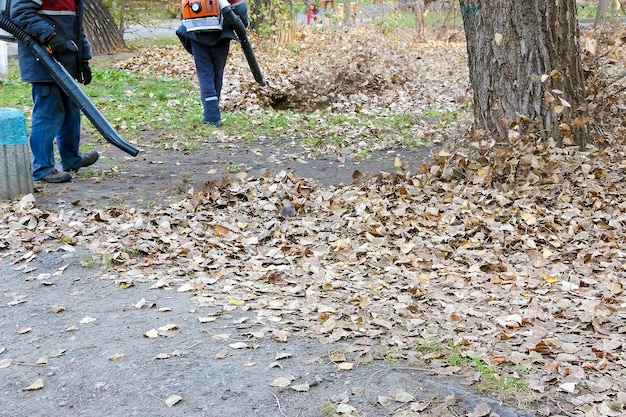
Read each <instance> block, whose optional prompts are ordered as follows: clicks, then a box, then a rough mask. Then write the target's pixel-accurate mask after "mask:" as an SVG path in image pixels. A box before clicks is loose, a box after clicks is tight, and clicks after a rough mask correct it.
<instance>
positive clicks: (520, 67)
mask: <svg viewBox="0 0 626 417" xmlns="http://www.w3.org/2000/svg"><path fill="white" fill-rule="evenodd" d="M460 4H461V13H462V16H463V24H464V27H465V34H466V38H467V52H468V57H469V62H468V65H469V72H470V81H471V84H472V88H473V90H474V121H475V129H476V130H477V131H482V132H483V133H485V134H488V135H493V136H495V137H496V138H497V139H499V140H507V139H509V138H510V136H512V135H511V132H512V128H513V127H514V126H516V123H520V122H521V121H526V122H529V123H534V124H535V127H538V128H539V131H540V132H541V134H542V136H544V137H553V138H554V139H555V140H557V142H558V143H559V144H562V143H563V139H566V142H567V143H577V144H579V145H580V146H581V147H582V146H584V145H585V143H586V139H587V133H586V128H585V122H584V119H583V117H582V115H581V109H582V108H584V98H585V88H584V87H585V83H584V77H583V70H582V65H581V58H580V54H579V45H578V22H577V20H576V1H575V0H556V1H555V0H525V1H520V0H460ZM526 127H528V125H526ZM520 128H524V125H523V124H518V125H517V129H520ZM522 133H523V132H522Z"/></svg>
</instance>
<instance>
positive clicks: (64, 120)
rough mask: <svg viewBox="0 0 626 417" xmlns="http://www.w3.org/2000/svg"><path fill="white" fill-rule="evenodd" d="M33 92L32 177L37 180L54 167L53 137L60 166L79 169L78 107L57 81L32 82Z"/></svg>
mask: <svg viewBox="0 0 626 417" xmlns="http://www.w3.org/2000/svg"><path fill="white" fill-rule="evenodd" d="M32 95H33V120H32V124H31V129H30V149H31V151H32V153H33V180H35V181H37V180H40V179H41V178H43V177H44V176H46V175H48V174H49V173H50V172H52V170H53V169H54V139H55V138H56V141H57V147H58V149H59V156H60V157H61V167H62V169H63V170H70V169H77V168H80V166H81V164H82V155H81V154H80V152H79V142H80V109H79V108H78V107H77V106H76V105H75V104H74V103H73V102H72V100H71V99H70V98H69V97H68V96H67V94H65V93H64V92H63V91H62V90H61V87H59V86H58V85H57V84H56V83H33V84H32Z"/></svg>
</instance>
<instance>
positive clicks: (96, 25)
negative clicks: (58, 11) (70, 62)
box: [84, 0, 127, 54]
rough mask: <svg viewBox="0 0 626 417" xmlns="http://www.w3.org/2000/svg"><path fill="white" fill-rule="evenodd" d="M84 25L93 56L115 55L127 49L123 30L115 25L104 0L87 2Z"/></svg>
mask: <svg viewBox="0 0 626 417" xmlns="http://www.w3.org/2000/svg"><path fill="white" fill-rule="evenodd" d="M84 25H85V33H86V34H87V38H88V39H89V42H90V44H91V52H92V53H93V54H113V53H115V52H119V51H121V50H124V49H127V48H126V44H125V43H124V36H123V35H124V33H123V30H120V28H119V27H118V26H117V25H116V24H115V20H114V19H113V16H111V13H110V12H109V9H107V8H106V6H105V5H104V4H103V3H102V0H90V1H86V2H85V23H84Z"/></svg>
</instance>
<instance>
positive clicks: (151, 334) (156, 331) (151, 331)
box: [144, 329, 159, 339]
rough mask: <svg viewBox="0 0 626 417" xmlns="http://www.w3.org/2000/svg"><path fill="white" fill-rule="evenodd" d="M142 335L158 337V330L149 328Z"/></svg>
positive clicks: (151, 337) (152, 337)
mask: <svg viewBox="0 0 626 417" xmlns="http://www.w3.org/2000/svg"><path fill="white" fill-rule="evenodd" d="M144 336H145V337H147V338H150V339H154V338H157V337H159V331H158V330H157V329H151V330H148V331H147V332H146V333H144Z"/></svg>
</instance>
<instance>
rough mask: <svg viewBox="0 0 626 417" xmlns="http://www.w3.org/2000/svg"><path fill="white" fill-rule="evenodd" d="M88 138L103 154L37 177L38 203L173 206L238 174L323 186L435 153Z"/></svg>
mask: <svg viewBox="0 0 626 417" xmlns="http://www.w3.org/2000/svg"><path fill="white" fill-rule="evenodd" d="M154 134H155V135H157V134H158V133H157V132H155V133H154ZM216 134H217V135H219V132H216ZM83 143H93V144H94V148H95V149H97V150H98V151H99V152H100V160H99V161H98V162H97V163H96V164H95V165H93V166H92V167H88V168H85V169H83V170H80V171H79V172H77V173H76V174H75V175H74V179H73V181H72V182H70V183H66V184H45V183H40V182H38V183H36V184H35V198H36V200H37V204H38V205H40V206H41V207H45V208H49V209H59V208H63V206H64V205H67V204H71V205H73V206H80V205H83V206H84V205H86V206H93V205H98V206H103V207H109V206H119V205H120V204H124V205H128V206H139V207H154V206H155V205H169V204H170V203H171V202H172V201H173V200H176V199H180V198H181V196H184V195H185V193H187V192H188V191H189V190H190V189H193V190H194V191H201V190H202V189H203V187H205V185H206V184H207V183H210V182H221V181H223V180H224V179H229V178H230V179H234V178H235V177H238V176H239V177H241V176H245V177H246V178H250V177H257V178H258V177H259V176H261V175H272V176H274V175H277V174H279V173H280V172H281V171H285V172H290V173H293V174H294V175H295V176H297V177H302V178H310V179H313V180H314V181H315V182H317V183H318V184H319V185H321V186H332V185H340V184H350V183H352V182H353V181H359V180H363V179H365V178H367V177H368V176H371V175H379V174H381V173H385V172H394V170H395V168H394V161H395V158H396V157H400V158H401V160H402V161H403V164H404V165H405V166H407V167H412V168H414V169H418V167H419V164H420V163H421V162H423V161H426V160H428V159H429V158H430V154H431V151H432V149H431V148H430V147H424V148H423V149H420V150H418V151H409V150H404V149H396V150H389V151H378V152H372V153H371V154H370V155H368V157H367V158H366V159H356V158H354V157H351V158H346V160H340V159H339V158H338V157H337V156H336V155H322V156H320V157H317V158H315V159H310V158H307V157H306V156H305V155H304V152H303V149H302V148H301V147H300V146H299V145H298V144H297V143H294V142H285V141H283V142H281V141H279V140H268V141H258V142H244V143H233V142H228V143H225V142H222V141H220V139H219V138H218V137H216V138H213V139H208V140H207V142H205V143H203V146H202V149H200V150H194V151H176V150H172V149H163V148H161V147H158V146H150V145H148V146H144V147H140V152H139V154H138V155H137V157H131V156H130V155H128V154H126V153H124V152H123V151H121V150H119V149H117V148H115V147H113V146H111V145H108V144H103V143H102V141H99V142H98V141H97V140H95V139H94V138H85V139H84V140H83Z"/></svg>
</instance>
